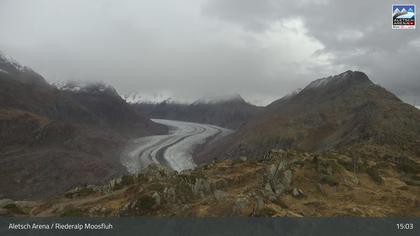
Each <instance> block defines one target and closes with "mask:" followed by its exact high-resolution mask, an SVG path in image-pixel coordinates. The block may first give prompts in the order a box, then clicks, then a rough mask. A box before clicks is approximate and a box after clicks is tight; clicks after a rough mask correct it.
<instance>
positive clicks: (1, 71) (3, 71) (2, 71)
mask: <svg viewBox="0 0 420 236" xmlns="http://www.w3.org/2000/svg"><path fill="white" fill-rule="evenodd" d="M0 73H5V74H9V72H7V71H5V70H2V69H0Z"/></svg>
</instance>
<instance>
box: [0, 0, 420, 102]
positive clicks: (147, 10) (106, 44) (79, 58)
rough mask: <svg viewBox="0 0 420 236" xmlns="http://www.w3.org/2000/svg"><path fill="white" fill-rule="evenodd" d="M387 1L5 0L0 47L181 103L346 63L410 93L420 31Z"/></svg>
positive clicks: (265, 91)
mask: <svg viewBox="0 0 420 236" xmlns="http://www.w3.org/2000/svg"><path fill="white" fill-rule="evenodd" d="M391 3H392V1H381V2H380V3H378V2H373V1H362V0H359V1H327V0H317V1H311V0H298V1H279V0H156V1H151V0H142V1H135V0H121V1H112V0H91V1H84V0H37V1H24V0H2V1H0V32H1V37H0V50H2V51H4V52H6V53H7V54H10V55H12V56H14V57H15V58H16V59H17V60H19V61H21V62H22V63H24V64H26V65H29V66H31V67H33V69H35V70H37V71H39V72H40V73H41V74H43V75H44V76H45V77H46V78H47V80H49V81H52V82H55V81H61V80H68V79H72V80H89V81H92V80H101V81H104V82H106V83H109V84H111V85H113V86H115V87H116V88H117V89H118V90H119V91H121V92H141V93H149V94H152V93H153V94H155V93H159V92H160V91H164V92H165V93H170V94H171V95H173V96H175V97H178V98H180V99H183V100H185V99H186V100H194V99H196V98H198V97H201V96H217V95H223V94H230V93H240V94H242V95H243V96H244V97H245V98H246V99H248V100H250V101H252V102H256V103H264V104H266V103H268V102H270V101H271V100H274V99H277V98H279V97H281V96H283V95H285V94H287V93H289V92H291V91H293V90H295V89H297V88H299V87H303V86H304V85H305V84H306V83H307V82H309V81H310V80H313V79H316V78H318V77H321V76H327V75H330V74H334V73H339V72H341V71H344V70H347V69H359V70H363V71H366V72H367V73H368V74H369V76H370V77H372V79H373V80H374V81H376V82H378V83H380V84H382V85H383V86H385V87H387V88H389V89H391V90H393V91H395V92H397V93H398V94H400V95H401V96H405V97H410V100H413V99H412V97H413V96H414V97H416V96H419V97H420V92H419V85H418V84H419V77H418V75H417V73H416V66H417V65H416V60H418V58H419V56H420V38H419V34H418V33H417V32H416V31H395V30H391V25H390V24H391V21H390V9H391ZM416 40H417V41H416ZM168 91H169V92H168ZM419 102H420V99H419Z"/></svg>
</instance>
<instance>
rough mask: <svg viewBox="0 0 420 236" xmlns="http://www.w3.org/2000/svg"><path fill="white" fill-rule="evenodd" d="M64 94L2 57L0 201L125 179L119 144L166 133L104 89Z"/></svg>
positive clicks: (101, 86)
mask: <svg viewBox="0 0 420 236" xmlns="http://www.w3.org/2000/svg"><path fill="white" fill-rule="evenodd" d="M70 88H75V85H74V84H68V85H67V86H66V87H63V88H61V89H58V88H56V87H55V86H52V85H50V84H48V83H47V82H46V81H45V79H44V78H43V77H42V76H41V75H39V74H37V73H36V72H34V71H33V70H32V69H30V68H29V67H26V66H22V65H20V64H19V63H17V62H16V61H15V60H13V59H11V58H10V57H8V56H4V55H1V56H0V173H1V176H2V178H0V189H1V190H2V191H1V193H0V195H4V196H7V197H16V198H21V199H33V198H39V197H46V196H52V195H54V194H57V193H60V192H63V191H65V190H67V189H69V188H70V187H72V186H75V185H78V184H81V183H87V184H88V183H100V182H103V181H106V180H107V179H110V178H112V177H116V176H119V175H121V174H123V173H125V168H124V167H123V166H122V165H121V164H120V160H119V151H120V149H121V148H122V146H123V144H124V142H125V140H127V139H128V138H130V137H139V136H144V135H152V134H161V133H166V132H167V129H166V127H163V126H161V125H158V124H155V123H153V122H151V121H150V120H149V119H148V118H147V117H144V116H142V115H140V114H138V113H137V112H136V111H134V110H133V109H132V108H131V107H130V106H129V105H128V104H127V103H126V102H125V101H124V100H123V99H122V98H121V97H120V96H119V95H118V94H117V93H116V91H115V90H114V89H113V88H112V87H110V86H106V85H104V84H97V83H96V84H88V85H86V86H84V87H83V88H79V90H77V89H73V90H72V89H70ZM76 90H77V91H76ZM0 198H1V196H0Z"/></svg>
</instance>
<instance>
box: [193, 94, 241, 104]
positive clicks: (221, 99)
mask: <svg viewBox="0 0 420 236" xmlns="http://www.w3.org/2000/svg"><path fill="white" fill-rule="evenodd" d="M226 102H245V100H244V99H243V98H242V97H241V95H239V94H230V95H225V96H217V97H203V98H200V99H198V100H197V101H195V102H194V103H193V105H198V104H218V103H226Z"/></svg>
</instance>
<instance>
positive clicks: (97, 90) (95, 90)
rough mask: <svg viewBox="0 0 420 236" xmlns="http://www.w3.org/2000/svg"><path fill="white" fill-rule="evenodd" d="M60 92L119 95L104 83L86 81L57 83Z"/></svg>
mask: <svg viewBox="0 0 420 236" xmlns="http://www.w3.org/2000/svg"><path fill="white" fill-rule="evenodd" d="M54 86H56V87H57V88H58V89H59V90H62V91H69V92H74V93H90V94H102V93H110V94H114V95H118V93H117V91H116V90H115V89H114V88H113V87H112V86H109V85H106V84H104V83H102V82H84V81H70V82H58V83H55V84H54Z"/></svg>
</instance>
